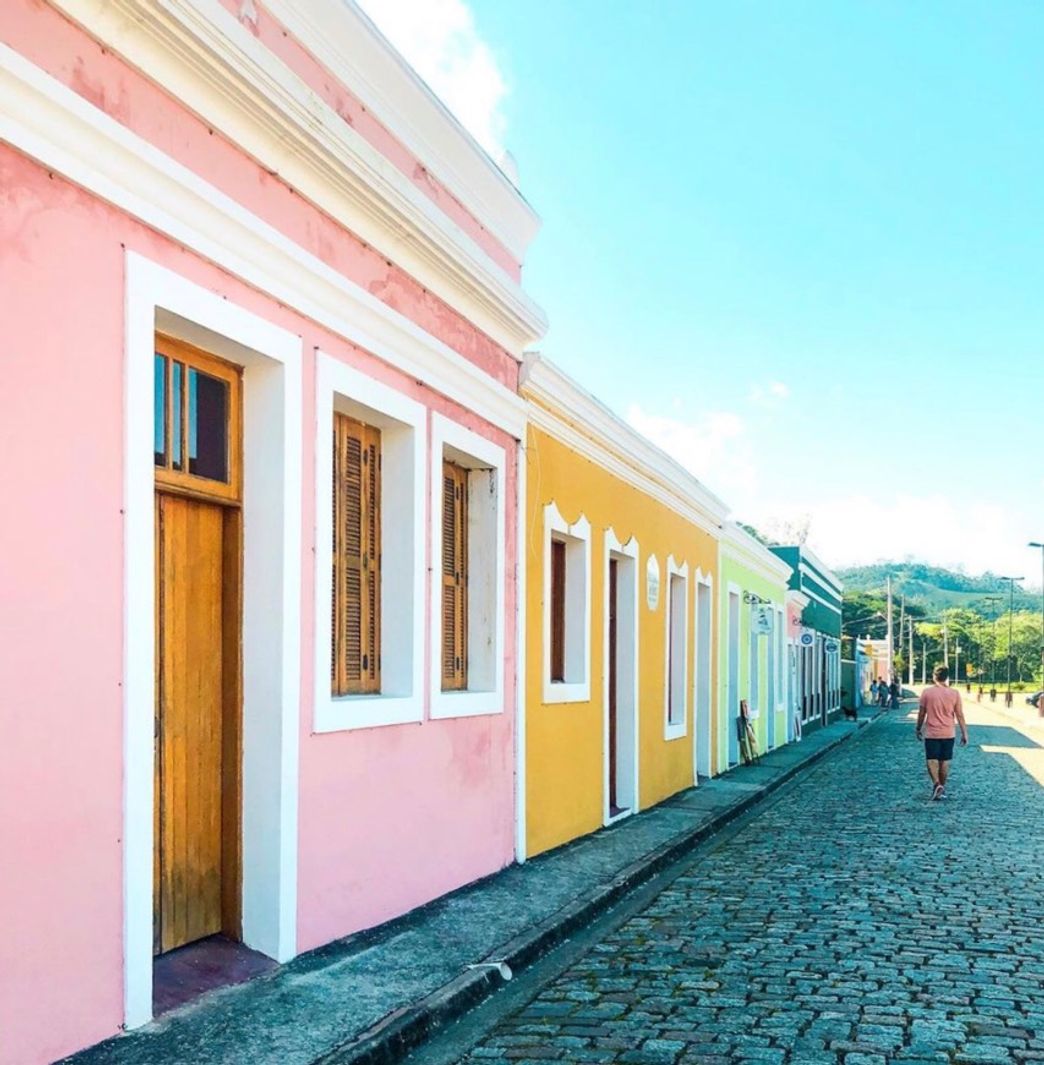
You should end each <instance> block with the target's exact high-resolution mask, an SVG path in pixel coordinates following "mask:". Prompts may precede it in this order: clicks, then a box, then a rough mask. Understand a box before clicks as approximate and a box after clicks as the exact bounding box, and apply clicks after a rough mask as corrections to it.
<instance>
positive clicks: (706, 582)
mask: <svg viewBox="0 0 1044 1065" xmlns="http://www.w3.org/2000/svg"><path fill="white" fill-rule="evenodd" d="M701 588H706V589H707V594H708V596H709V597H710V602H709V610H708V615H707V624H706V632H705V631H704V628H703V626H701V625H700V589H701ZM692 617H693V627H692V631H693V634H694V636H693V671H692V673H693V676H692V721H693V725H692V772H693V777H692V779H693V782H694V783H698V782H699V778H700V775H701V773H702V775H703V776H705V777H709V776H710V773H711V749H710V744H711V739H710V737H711V721H712V720H713V718H714V703H715V700H714V683H713V678H714V653H715V651H716V649H717V646H716V643H715V640H714V632H715V629H716V628H717V626H716V625H715V623H714V618H715V602H714V575H713V574H712V573H704V572H703V570H702V569H700V568H699V567H697V569H696V571H695V573H694V574H693V596H692ZM704 645H705V646H706V651H705V653H704V656H705V658H706V673H707V676H706V680H705V678H704V673H703V671H701V668H700V658H701V650H702V647H703V646H704ZM704 683H705V689H704V690H705V691H706V694H707V714H706V717H707V720H706V727H705V728H704V729H702V730H701V721H700V686H701V685H704Z"/></svg>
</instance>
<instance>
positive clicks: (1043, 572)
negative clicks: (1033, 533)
mask: <svg viewBox="0 0 1044 1065" xmlns="http://www.w3.org/2000/svg"><path fill="white" fill-rule="evenodd" d="M1029 546H1030V547H1039V548H1040V683H1041V684H1042V685H1044V544H1042V543H1038V542H1037V541H1036V540H1031V541H1030V544H1029Z"/></svg>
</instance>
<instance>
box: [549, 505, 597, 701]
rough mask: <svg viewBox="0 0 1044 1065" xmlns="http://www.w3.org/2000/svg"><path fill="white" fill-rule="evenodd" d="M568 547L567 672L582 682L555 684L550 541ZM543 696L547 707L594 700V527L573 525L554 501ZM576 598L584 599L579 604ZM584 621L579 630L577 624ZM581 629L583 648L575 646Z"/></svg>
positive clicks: (582, 523) (580, 521)
mask: <svg viewBox="0 0 1044 1065" xmlns="http://www.w3.org/2000/svg"><path fill="white" fill-rule="evenodd" d="M552 539H562V540H564V541H565V543H566V603H565V610H566V619H565V624H566V631H565V643H566V646H565V657H566V672H567V674H569V673H572V674H573V675H575V674H576V673H579V674H580V675H581V676H582V678H583V679H582V680H577V681H571V680H565V681H553V680H552V679H551V541H552ZM543 541H544V542H543V559H544V574H543V589H544V596H543V628H542V632H543V666H542V671H541V677H542V680H543V695H544V702H545V703H586V702H589V701H590V699H591V523H590V522H589V521H588V520H587V518H585V517H584V516H583V514H581V515H580V517H579V518H577V520H576V521H575V522H574V523H573V524H572V525H570V524H569V522H567V521H566V519H565V518H564V517H562V512H561V511H560V510H559V509H558V506H557V505H556V504H555V502H554V501H552V502H550V503H548V504H546V505H545V507H544V535H543ZM578 556H579V558H580V567H581V570H580V581H579V584H580V590H579V593H578V592H577V585H576V584H573V585H572V589H571V587H570V585H571V582H570V571H572V572H573V575H574V579H575V575H576V560H577V558H578ZM577 594H579V595H581V596H582V600H581V602H580V603H577V602H576V596H577ZM581 617H582V621H581V622H580V624H579V626H578V624H577V623H578V621H579V620H580V618H581ZM578 628H579V632H580V644H579V647H578V646H577V643H576V639H577V637H576V633H577V630H578Z"/></svg>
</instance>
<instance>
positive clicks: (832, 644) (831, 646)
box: [823, 640, 841, 655]
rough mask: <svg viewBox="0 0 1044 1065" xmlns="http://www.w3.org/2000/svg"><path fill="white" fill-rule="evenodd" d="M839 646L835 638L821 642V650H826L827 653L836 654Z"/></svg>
mask: <svg viewBox="0 0 1044 1065" xmlns="http://www.w3.org/2000/svg"><path fill="white" fill-rule="evenodd" d="M840 647H841V645H840V644H839V643H838V642H837V640H827V642H826V643H825V644H823V650H824V651H826V653H827V654H828V655H836V654H837V652H838V650H839V649H840Z"/></svg>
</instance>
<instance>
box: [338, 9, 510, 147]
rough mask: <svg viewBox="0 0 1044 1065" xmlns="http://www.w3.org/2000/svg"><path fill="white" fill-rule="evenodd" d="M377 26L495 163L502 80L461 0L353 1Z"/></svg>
mask: <svg viewBox="0 0 1044 1065" xmlns="http://www.w3.org/2000/svg"><path fill="white" fill-rule="evenodd" d="M359 4H360V6H361V7H362V9H363V10H364V11H365V12H366V14H367V15H368V16H369V18H370V19H372V20H373V22H374V24H375V25H376V26H377V28H378V29H379V30H380V31H381V33H383V34H384V36H385V37H387V38H388V40H389V41H391V43H392V44H393V45H394V46H395V47H396V48H397V49H398V51H399V52H400V53H401V54H402V55H403V57H404V58H405V59H406V61H407V62H408V63H409V64H410V65H411V66H412V67H413V69H414V70H416V71H417V73H418V74H419V75H420V76H421V77H422V78H423V79H424V80H425V81H426V82H427V83H428V85H429V86H430V87H431V89H432V91H433V92H434V93H435V94H436V95H437V96H438V97H439V98H440V99H441V100H442V102H443V103H444V104H445V105H446V106H447V107H448V108H449V109H450V110H451V111H452V112H453V113H454V115H456V116H457V118H458V119H459V120H460V122H461V123H462V125H463V126H464V127H465V128H466V129H467V130H468V132H470V133H471V135H472V136H473V137H474V138H475V139H476V140H477V141H478V142H479V144H481V145H482V147H483V148H485V149H486V151H487V152H489V153H490V155H491V156H492V157H493V158H494V159H495V160H497V161H498V162H499V161H500V158H501V157H502V156H503V154H504V143H503V138H504V131H505V120H504V114H503V112H502V111H501V105H502V103H503V101H504V97H505V96H506V95H507V83H506V81H505V78H504V75H503V73H502V72H501V70H500V67H499V65H498V64H497V60H496V57H495V56H494V55H493V51H492V49H490V47H489V45H487V44H486V42H485V41H484V40H483V39H482V37H481V36H480V34H479V32H478V29H477V28H476V26H475V18H474V15H473V14H472V12H471V9H470V8H469V7H468V5H467V4H466V3H464V2H463V0H359Z"/></svg>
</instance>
